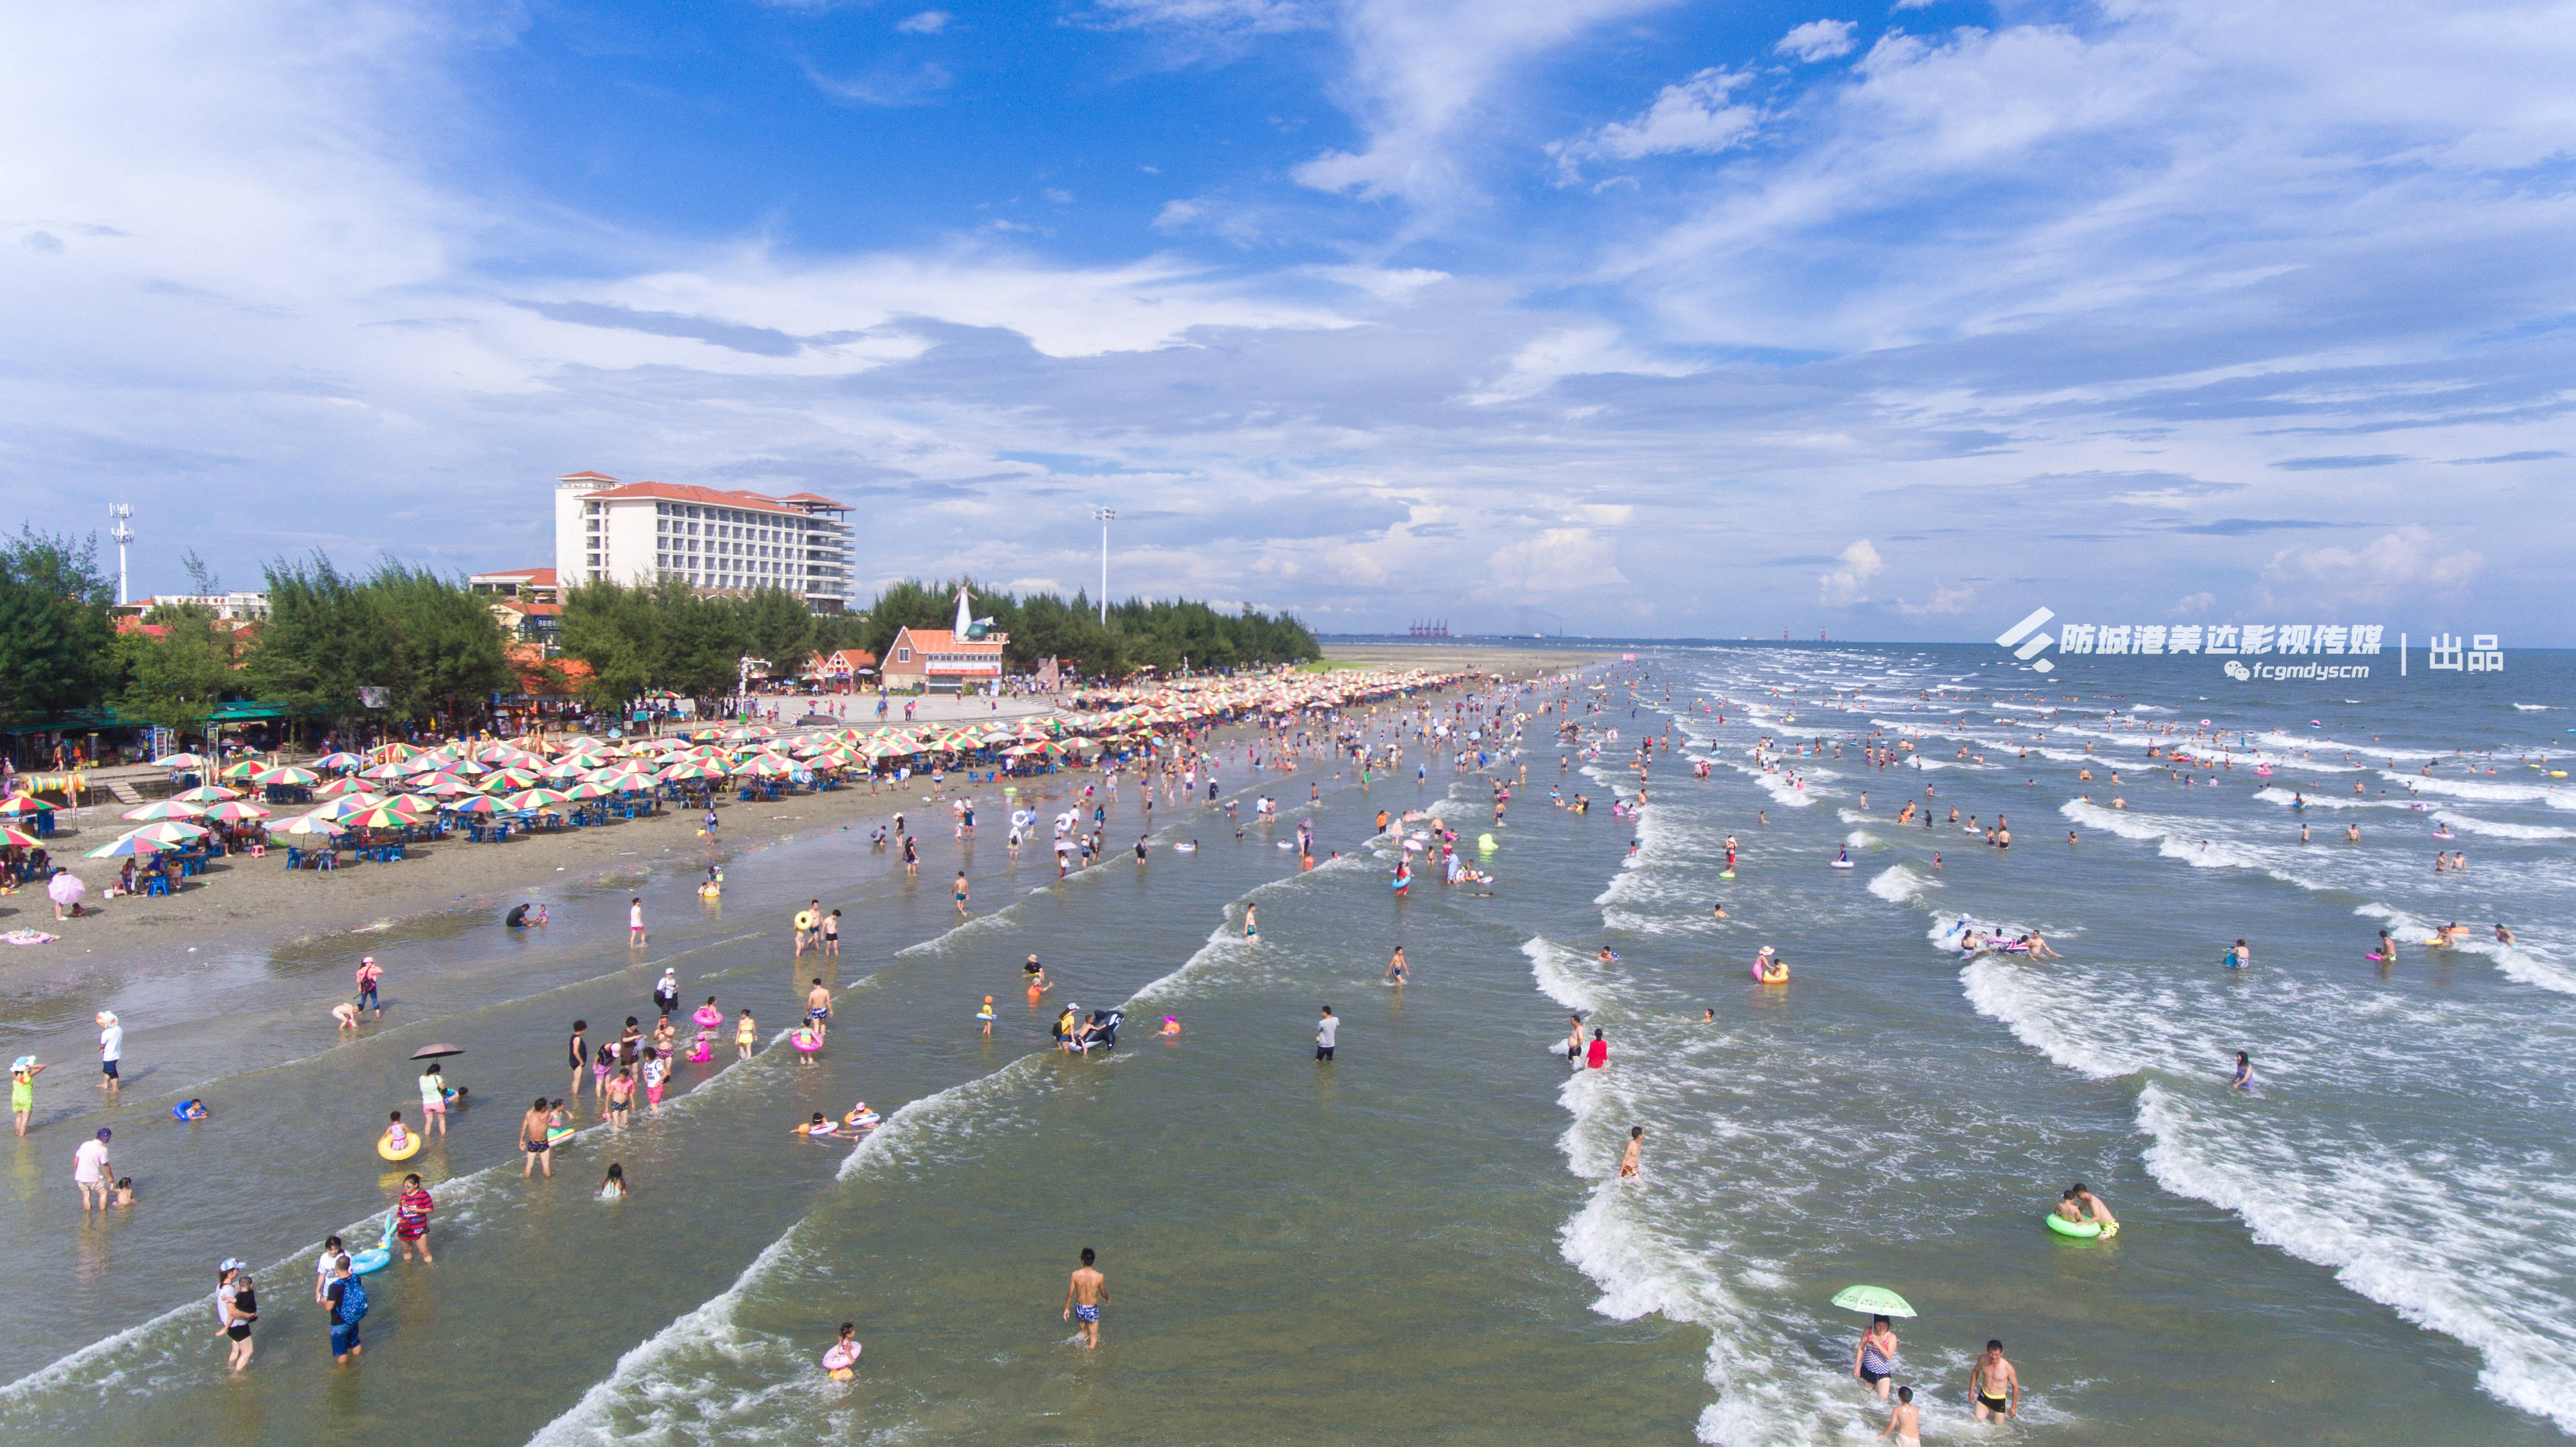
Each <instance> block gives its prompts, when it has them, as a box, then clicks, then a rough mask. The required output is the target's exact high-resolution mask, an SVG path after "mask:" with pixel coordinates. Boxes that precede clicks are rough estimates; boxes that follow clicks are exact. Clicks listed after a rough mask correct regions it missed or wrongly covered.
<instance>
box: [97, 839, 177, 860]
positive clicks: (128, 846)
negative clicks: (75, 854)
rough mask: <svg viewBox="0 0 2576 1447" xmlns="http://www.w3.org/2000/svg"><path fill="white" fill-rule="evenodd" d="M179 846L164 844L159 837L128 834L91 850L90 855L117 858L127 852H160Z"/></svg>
mask: <svg viewBox="0 0 2576 1447" xmlns="http://www.w3.org/2000/svg"><path fill="white" fill-rule="evenodd" d="M178 847H179V846H177V845H175V844H164V843H162V842H161V841H159V840H157V839H145V838H142V837H140V836H138V835H133V834H126V835H121V836H119V837H118V838H116V839H114V840H111V841H110V842H108V843H106V844H103V845H100V846H99V847H98V848H96V849H93V850H91V851H90V852H89V855H88V857H89V858H91V859H115V858H117V857H119V856H120V855H127V854H135V855H143V854H159V853H161V852H163V851H164V850H169V849H176V848H178Z"/></svg>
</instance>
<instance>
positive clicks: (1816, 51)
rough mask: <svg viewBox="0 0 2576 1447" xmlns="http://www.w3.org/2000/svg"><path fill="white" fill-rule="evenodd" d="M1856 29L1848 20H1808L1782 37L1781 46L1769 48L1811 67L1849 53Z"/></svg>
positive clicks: (1857, 27)
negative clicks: (1792, 56) (1805, 62)
mask: <svg viewBox="0 0 2576 1447" xmlns="http://www.w3.org/2000/svg"><path fill="white" fill-rule="evenodd" d="M1858 29H1860V27H1859V26H1858V25H1856V24H1854V23H1853V22H1851V21H1849V20H1810V21H1808V22H1807V23H1806V24H1804V25H1801V26H1798V27H1796V28H1795V29H1793V30H1791V31H1790V32H1789V33H1788V34H1786V35H1783V36H1781V37H1780V43H1779V44H1777V45H1775V46H1772V47H1771V49H1772V51H1773V53H1775V54H1778V55H1794V56H1796V57H1797V58H1798V59H1800V60H1803V61H1807V62H1809V63H1811V64H1812V63H1813V62H1815V61H1819V60H1831V59H1833V58H1834V57H1835V56H1837V55H1849V54H1851V50H1852V43H1853V42H1852V32H1853V31H1855V30H1858Z"/></svg>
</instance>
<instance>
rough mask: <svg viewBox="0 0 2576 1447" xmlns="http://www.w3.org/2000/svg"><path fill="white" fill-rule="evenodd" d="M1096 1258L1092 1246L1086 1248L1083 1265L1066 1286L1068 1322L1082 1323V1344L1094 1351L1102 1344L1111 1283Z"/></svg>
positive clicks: (1075, 1270)
mask: <svg viewBox="0 0 2576 1447" xmlns="http://www.w3.org/2000/svg"><path fill="white" fill-rule="evenodd" d="M1096 1259H1098V1258H1097V1257H1096V1256H1094V1254H1093V1253H1092V1250H1091V1248H1090V1247H1088V1246H1085V1247H1083V1248H1082V1264H1081V1265H1080V1266H1078V1267H1075V1268H1074V1272H1073V1276H1072V1277H1071V1279H1069V1280H1067V1281H1066V1282H1065V1287H1064V1319H1065V1320H1066V1321H1080V1322H1081V1323H1082V1338H1083V1340H1082V1344H1083V1345H1084V1346H1085V1347H1090V1348H1097V1347H1098V1346H1099V1345H1100V1308H1102V1307H1103V1306H1106V1305H1108V1304H1109V1281H1108V1278H1106V1277H1104V1276H1102V1275H1101V1274H1100V1271H1099V1268H1097V1267H1095V1266H1093V1265H1092V1264H1091V1263H1092V1262H1093V1261H1094V1260H1096Z"/></svg>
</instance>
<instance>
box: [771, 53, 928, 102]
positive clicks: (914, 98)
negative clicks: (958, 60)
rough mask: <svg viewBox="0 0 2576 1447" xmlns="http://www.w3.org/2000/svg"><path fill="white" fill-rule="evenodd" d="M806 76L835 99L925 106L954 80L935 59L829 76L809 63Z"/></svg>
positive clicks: (815, 85) (817, 87) (818, 88)
mask: <svg viewBox="0 0 2576 1447" xmlns="http://www.w3.org/2000/svg"><path fill="white" fill-rule="evenodd" d="M805 78H806V79H807V80H810V81H812V82H813V83H814V88H815V89H816V90H819V91H821V92H822V93H823V94H825V95H827V96H830V97H831V98H832V99H834V100H837V101H844V102H847V103H849V104H851V105H863V106H917V105H927V104H928V103H929V102H930V99H931V97H933V96H935V95H937V94H939V93H940V92H941V91H943V90H946V89H947V88H948V87H949V85H950V83H951V82H953V81H954V80H955V79H956V77H954V76H952V75H951V74H949V71H948V67H946V66H944V65H941V64H940V63H939V62H937V61H935V60H934V61H931V62H928V63H927V64H923V65H919V66H914V67H912V68H910V69H903V68H899V67H887V68H883V69H879V70H876V71H872V72H870V73H868V74H866V75H862V76H850V77H842V76H836V75H828V74H826V73H824V72H823V71H820V70H817V69H815V68H814V67H813V66H811V65H808V66H806V67H805Z"/></svg>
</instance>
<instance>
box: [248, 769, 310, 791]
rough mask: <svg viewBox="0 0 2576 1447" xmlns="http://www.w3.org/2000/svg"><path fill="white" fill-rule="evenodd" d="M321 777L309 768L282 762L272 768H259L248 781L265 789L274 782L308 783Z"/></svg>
mask: <svg viewBox="0 0 2576 1447" xmlns="http://www.w3.org/2000/svg"><path fill="white" fill-rule="evenodd" d="M321 777H322V776H321V775H319V774H317V773H315V772H313V771H312V770H311V769H299V768H297V767H295V766H294V765H293V764H282V765H280V766H278V767H276V768H273V769H262V770H260V771H259V772H258V773H256V774H253V775H251V780H250V781H251V782H252V783H254V784H257V785H259V786H260V787H261V788H263V789H265V788H268V787H270V786H271V785H275V784H290V785H292V784H310V783H312V782H314V781H315V780H317V779H319V778H321Z"/></svg>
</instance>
